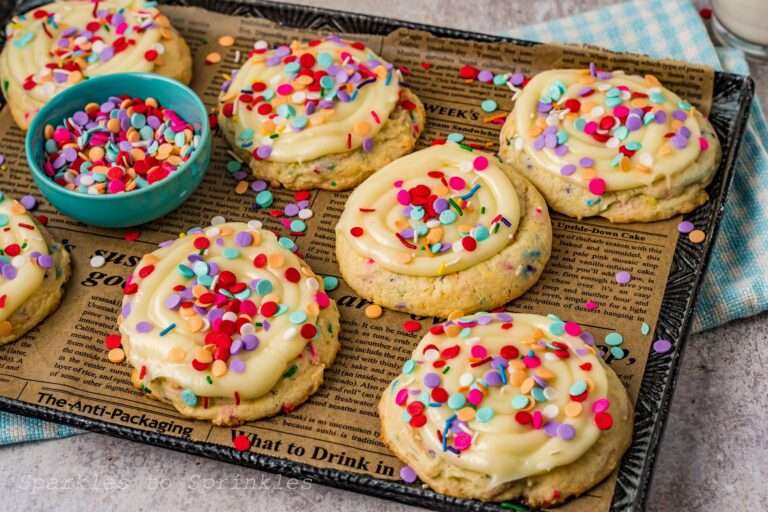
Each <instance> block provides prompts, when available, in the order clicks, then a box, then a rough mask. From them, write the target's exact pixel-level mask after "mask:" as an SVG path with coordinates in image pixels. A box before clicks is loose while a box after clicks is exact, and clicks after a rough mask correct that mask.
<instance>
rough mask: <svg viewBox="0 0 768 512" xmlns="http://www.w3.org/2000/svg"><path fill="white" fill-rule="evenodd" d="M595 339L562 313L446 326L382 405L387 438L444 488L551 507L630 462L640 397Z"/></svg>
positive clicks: (475, 318)
mask: <svg viewBox="0 0 768 512" xmlns="http://www.w3.org/2000/svg"><path fill="white" fill-rule="evenodd" d="M591 343H592V337H591V336H589V335H588V333H585V332H584V333H583V332H581V327H580V326H579V325H578V324H574V323H573V322H568V323H564V322H562V321H560V320H559V319H557V318H556V317H552V316H547V317H545V316H539V315H528V314H512V313H479V314H476V315H472V316H468V317H463V318H460V319H457V320H455V321H448V322H445V323H443V324H438V325H436V326H434V327H432V328H431V329H430V332H429V333H428V334H427V335H426V336H425V337H424V338H423V339H422V340H421V342H419V344H418V345H417V346H416V349H415V350H414V351H413V355H412V356H411V359H409V360H407V361H406V362H405V364H404V365H403V369H402V373H401V375H399V376H398V377H397V378H396V379H395V380H394V381H393V382H392V384H391V385H390V386H388V387H387V388H386V390H385V391H384V394H383V396H382V398H381V402H380V403H379V415H380V418H381V426H382V429H381V435H382V439H383V441H384V443H385V444H386V445H387V446H388V447H389V449H390V450H392V451H393V452H394V453H395V454H396V455H397V456H398V458H400V459H401V460H403V461H404V462H405V463H406V464H407V465H408V466H410V467H411V468H412V469H413V470H414V471H415V473H416V475H418V477H419V478H420V479H421V480H422V481H423V482H424V483H426V484H427V485H428V486H430V487H431V488H432V489H434V490H435V491H437V492H440V493H443V494H448V495H450V496H456V497H461V498H473V499H479V500H483V501H505V500H517V499H520V500H522V501H524V502H526V503H528V504H529V505H530V506H533V507H535V508H539V507H548V506H550V505H555V504H557V503H560V502H562V501H564V500H566V499H568V498H570V497H572V496H577V495H579V494H582V493H584V492H586V491H587V490H589V489H590V488H592V487H593V486H595V485H596V484H597V483H599V482H600V481H601V480H603V479H604V478H605V477H607V476H608V475H609V474H610V473H611V472H612V471H613V470H614V469H615V468H616V466H617V465H618V463H619V461H620V460H621V457H622V455H623V454H624V452H625V451H626V449H627V448H628V447H629V444H630V441H631V438H632V423H633V421H632V417H633V413H632V405H631V402H630V400H629V397H628V395H627V392H626V390H625V389H624V386H623V385H622V383H621V381H620V380H619V379H618V377H617V376H616V374H615V373H614V372H613V370H611V369H610V368H609V367H608V366H607V365H606V364H605V363H604V362H603V360H602V359H601V358H600V357H599V356H598V355H597V354H596V349H595V348H594V346H593V345H592V344H591Z"/></svg>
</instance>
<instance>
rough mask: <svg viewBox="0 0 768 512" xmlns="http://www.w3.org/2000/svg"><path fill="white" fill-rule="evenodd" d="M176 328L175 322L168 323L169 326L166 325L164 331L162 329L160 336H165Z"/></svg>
mask: <svg viewBox="0 0 768 512" xmlns="http://www.w3.org/2000/svg"><path fill="white" fill-rule="evenodd" d="M175 328H176V324H174V323H172V324H170V325H168V327H166V328H164V329H163V330H162V331H160V336H165V335H166V334H168V333H169V332H171V331H172V330H174V329H175Z"/></svg>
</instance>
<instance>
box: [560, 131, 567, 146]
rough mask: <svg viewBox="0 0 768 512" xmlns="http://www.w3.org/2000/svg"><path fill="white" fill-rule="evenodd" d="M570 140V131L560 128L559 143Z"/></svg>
mask: <svg viewBox="0 0 768 512" xmlns="http://www.w3.org/2000/svg"><path fill="white" fill-rule="evenodd" d="M566 142H568V132H565V131H563V130H558V132H557V143H558V144H565V143H566Z"/></svg>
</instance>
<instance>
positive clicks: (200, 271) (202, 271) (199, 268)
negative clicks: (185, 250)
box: [192, 261, 209, 276]
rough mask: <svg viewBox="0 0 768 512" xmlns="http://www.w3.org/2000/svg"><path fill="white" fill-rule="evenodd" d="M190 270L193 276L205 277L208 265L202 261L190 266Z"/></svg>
mask: <svg viewBox="0 0 768 512" xmlns="http://www.w3.org/2000/svg"><path fill="white" fill-rule="evenodd" d="M192 270H193V271H194V273H195V275H198V276H205V275H207V274H208V270H209V269H208V264H207V263H206V262H204V261H196V262H195V263H194V264H193V265H192Z"/></svg>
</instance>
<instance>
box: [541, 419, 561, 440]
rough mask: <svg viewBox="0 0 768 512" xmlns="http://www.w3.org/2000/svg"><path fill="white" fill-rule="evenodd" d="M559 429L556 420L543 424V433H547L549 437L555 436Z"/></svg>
mask: <svg viewBox="0 0 768 512" xmlns="http://www.w3.org/2000/svg"><path fill="white" fill-rule="evenodd" d="M559 429H560V423H558V422H556V421H550V422H549V423H547V424H546V425H544V433H545V434H547V435H548V436H549V437H555V436H557V431H558V430H559Z"/></svg>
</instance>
